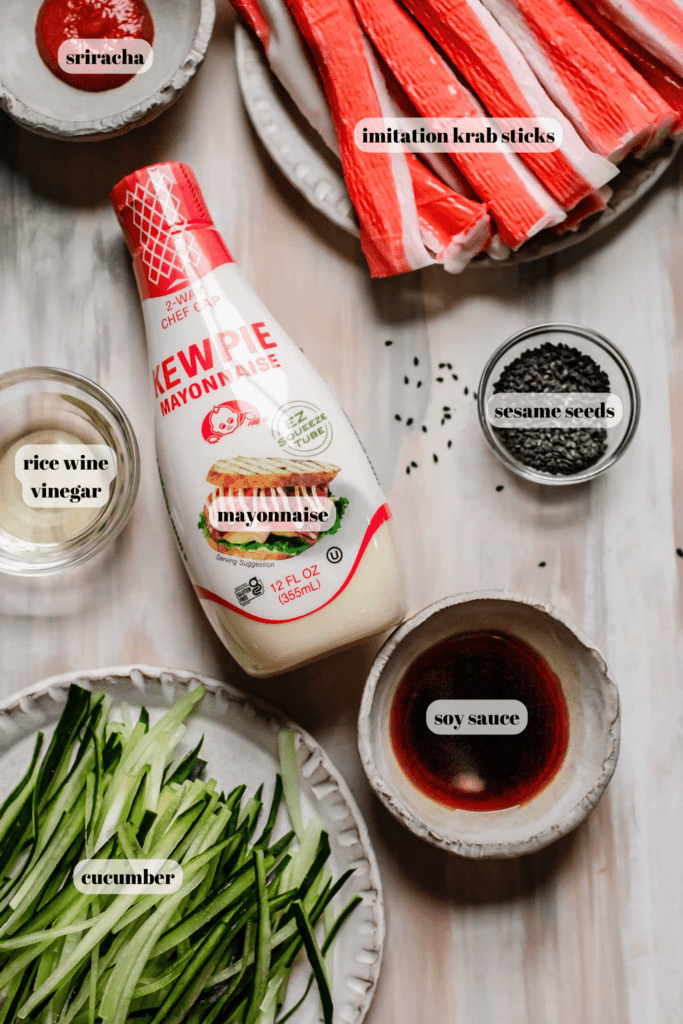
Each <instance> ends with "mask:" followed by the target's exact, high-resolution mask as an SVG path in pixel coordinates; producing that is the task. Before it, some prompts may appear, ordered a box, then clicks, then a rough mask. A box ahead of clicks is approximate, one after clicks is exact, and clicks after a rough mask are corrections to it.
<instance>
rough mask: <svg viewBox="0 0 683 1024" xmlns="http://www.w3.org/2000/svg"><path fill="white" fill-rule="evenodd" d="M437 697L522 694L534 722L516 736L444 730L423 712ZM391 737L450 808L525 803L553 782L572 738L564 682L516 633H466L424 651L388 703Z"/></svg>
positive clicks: (409, 768) (404, 763)
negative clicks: (429, 721) (438, 732)
mask: <svg viewBox="0 0 683 1024" xmlns="http://www.w3.org/2000/svg"><path fill="white" fill-rule="evenodd" d="M435 700H519V701H521V702H522V703H523V704H524V705H525V706H526V709H527V712H528V715H529V722H528V725H527V727H526V729H525V730H524V732H522V733H519V734H518V735H516V736H509V735H508V736H505V735H501V736H476V735H474V736H472V735H470V736H457V735H453V736H450V735H449V736H441V735H436V734H435V733H433V732H431V731H430V729H429V728H428V727H427V723H426V712H427V708H428V707H429V705H430V704H431V703H432V701H435ZM390 732H391V744H392V747H393V750H394V754H395V756H396V760H397V761H398V764H399V766H400V767H401V769H402V771H403V772H404V774H405V775H406V776H407V777H408V779H409V780H410V781H411V782H412V784H413V785H414V786H415V787H416V788H417V789H419V790H420V791H421V792H422V793H423V794H424V795H425V796H427V797H429V798H430V799H432V800H435V801H436V802H437V803H440V804H445V805H446V806H447V807H453V808H462V809H464V810H470V811H496V810H502V809H503V808H505V807H516V806H518V805H519V804H525V803H527V802H528V801H529V800H532V799H533V798H534V797H535V796H538V794H539V793H540V792H541V791H542V790H543V789H545V788H546V786H548V785H549V784H550V783H551V782H552V780H553V779H554V778H555V776H556V775H557V772H558V771H559V769H560V768H561V767H562V763H563V761H564V759H565V756H566V753H567V747H568V745H569V714H568V711H567V704H566V701H565V699H564V695H563V693H562V688H561V686H560V681H559V679H558V678H557V676H556V675H555V674H554V672H553V671H552V669H551V668H550V666H549V665H548V664H547V663H546V661H545V660H544V659H543V658H542V657H541V656H540V655H539V654H538V653H537V652H536V651H534V650H533V649H532V648H531V647H529V646H528V645H527V644H525V643H524V642H523V641H521V640H519V639H517V638H516V637H512V636H507V635H506V634H504V633H497V632H496V633H488V632H483V633H468V634H464V635H462V636H456V637H452V638H451V639H449V640H444V641H443V642H442V643H439V644H437V645H436V646H435V647H432V648H431V649H430V650H428V651H426V652H425V653H424V654H422V655H420V657H419V658H417V660H416V661H414V662H413V664H412V665H411V666H410V668H409V669H408V671H407V673H406V675H405V676H404V678H403V679H402V680H401V682H400V683H399V686H398V689H397V691H396V694H395V696H394V701H393V704H392V707H391V717H390Z"/></svg>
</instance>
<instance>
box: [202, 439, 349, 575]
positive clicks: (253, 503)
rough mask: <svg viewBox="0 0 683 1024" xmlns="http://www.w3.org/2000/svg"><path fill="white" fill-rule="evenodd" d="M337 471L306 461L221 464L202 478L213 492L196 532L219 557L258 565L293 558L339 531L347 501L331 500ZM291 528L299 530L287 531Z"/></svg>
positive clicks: (231, 461) (251, 460)
mask: <svg viewBox="0 0 683 1024" xmlns="http://www.w3.org/2000/svg"><path fill="white" fill-rule="evenodd" d="M339 471H340V469H339V466H333V465H331V464H329V463H325V462H315V461H313V460H309V459H284V460H283V459H277V458H266V459H255V458H236V459H222V460H220V461H219V462H216V463H215V464H214V465H213V466H212V468H211V470H210V471H209V475H208V476H207V478H206V479H207V481H208V483H210V484H212V485H213V487H214V490H213V491H212V493H211V494H210V495H209V496H208V497H207V499H206V504H205V506H204V511H203V512H202V515H201V517H200V520H199V528H200V529H201V530H202V531H203V533H204V535H205V537H206V539H207V541H208V543H209V545H210V546H211V547H212V548H213V549H214V550H215V551H219V552H222V553H223V554H229V555H237V556H240V557H244V556H245V555H248V557H249V558H253V559H255V560H257V561H281V560H283V559H285V558H293V557H294V556H295V555H300V554H301V553H302V552H304V551H307V550H308V549H309V548H311V547H312V546H313V545H314V544H316V543H317V542H318V541H319V540H320V539H321V537H324V536H331V535H333V534H336V533H337V532H338V530H339V529H340V527H341V521H342V517H343V515H344V513H345V512H346V508H347V506H348V503H349V500H348V498H343V497H342V498H335V499H334V500H333V501H332V500H330V499H331V496H330V489H329V488H330V483H331V482H332V480H334V478H335V476H336V475H337V473H339ZM330 506H331V508H330ZM322 516H325V518H324V519H321V518H320V517H322ZM313 517H315V518H313ZM293 524H296V525H298V524H301V525H302V526H303V527H304V529H299V530H292V529H287V527H288V526H290V525H293ZM235 526H237V527H238V528H237V529H234V527H235ZM263 526H267V527H268V528H267V529H263V528H262V527H263ZM321 527H324V528H323V529H321Z"/></svg>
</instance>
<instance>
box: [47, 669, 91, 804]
mask: <svg viewBox="0 0 683 1024" xmlns="http://www.w3.org/2000/svg"><path fill="white" fill-rule="evenodd" d="M89 710H90V693H89V691H88V690H84V689H83V688H82V687H80V686H75V685H73V684H72V685H71V686H70V687H69V692H68V694H67V698H66V706H65V708H64V710H63V711H62V714H61V715H60V718H59V722H58V723H57V727H56V729H55V731H54V732H53V734H52V739H51V740H50V745H49V747H48V749H47V753H46V755H45V757H44V758H43V763H42V765H41V769H40V775H39V778H38V782H37V783H36V786H37V789H38V796H39V797H40V798H41V799H42V798H43V797H45V796H47V795H48V794H49V792H50V789H51V788H52V787H53V786H54V784H55V783H59V782H61V781H63V780H62V776H63V775H64V765H65V764H66V769H67V771H68V763H69V759H70V757H71V752H72V750H73V746H74V743H75V740H76V736H77V734H78V731H79V730H80V728H81V726H82V725H83V723H84V721H85V719H86V717H87V715H88V712H89ZM60 769H61V770H60ZM55 788H56V787H55Z"/></svg>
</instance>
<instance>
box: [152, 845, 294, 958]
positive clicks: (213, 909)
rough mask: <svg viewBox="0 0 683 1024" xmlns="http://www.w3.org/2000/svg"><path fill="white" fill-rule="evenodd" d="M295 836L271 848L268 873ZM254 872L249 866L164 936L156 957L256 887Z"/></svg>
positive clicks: (267, 863)
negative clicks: (208, 902) (209, 900)
mask: <svg viewBox="0 0 683 1024" xmlns="http://www.w3.org/2000/svg"><path fill="white" fill-rule="evenodd" d="M292 838H293V834H292V833H291V832H290V833H289V834H288V835H286V836H283V838H282V839H281V840H280V841H279V842H278V843H276V844H275V846H273V847H271V849H270V851H268V854H267V855H266V856H265V857H264V864H265V870H266V872H269V871H271V870H272V869H273V868H274V867H275V865H276V863H277V861H278V858H279V857H281V856H282V855H283V854H284V852H285V850H286V849H287V846H288V845H289V843H290V842H291V841H292ZM254 882H255V878H254V870H253V866H252V865H248V866H246V867H245V869H243V870H242V872H241V873H240V874H239V875H238V877H237V878H235V879H234V881H232V882H230V884H229V885H228V886H227V887H226V888H225V889H223V890H221V892H220V893H219V894H218V895H217V896H216V897H215V898H214V899H213V900H211V902H210V904H209V905H208V906H203V907H197V909H196V910H195V911H194V912H193V913H192V914H190V916H189V917H188V918H186V919H185V920H184V921H182V922H181V923H180V924H179V925H176V926H175V927H174V928H172V929H171V930H170V931H169V932H168V934H167V935H164V936H163V937H162V939H161V941H160V942H159V946H158V947H157V949H156V950H155V955H156V956H158V955H159V954H160V953H165V952H167V951H168V950H169V949H172V948H173V947H174V946H175V945H177V944H178V943H179V942H181V941H182V940H183V939H189V937H190V936H191V935H194V933H195V932H196V931H198V929H199V928H202V927H203V926H204V925H205V924H208V923H209V921H210V920H212V919H213V918H214V917H217V916H218V914H220V913H222V911H224V910H226V909H227V908H228V907H229V906H231V905H232V904H233V903H234V902H235V901H236V900H238V899H239V898H240V896H242V895H243V894H244V893H245V892H246V891H247V890H248V889H249V888H251V887H252V886H253V885H254Z"/></svg>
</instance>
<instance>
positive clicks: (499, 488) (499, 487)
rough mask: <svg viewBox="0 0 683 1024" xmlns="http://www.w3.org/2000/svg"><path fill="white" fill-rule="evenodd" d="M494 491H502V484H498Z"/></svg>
mask: <svg viewBox="0 0 683 1024" xmlns="http://www.w3.org/2000/svg"><path fill="white" fill-rule="evenodd" d="M496 490H497V491H504V490H505V487H504V486H503V484H498V486H497V487H496Z"/></svg>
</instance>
